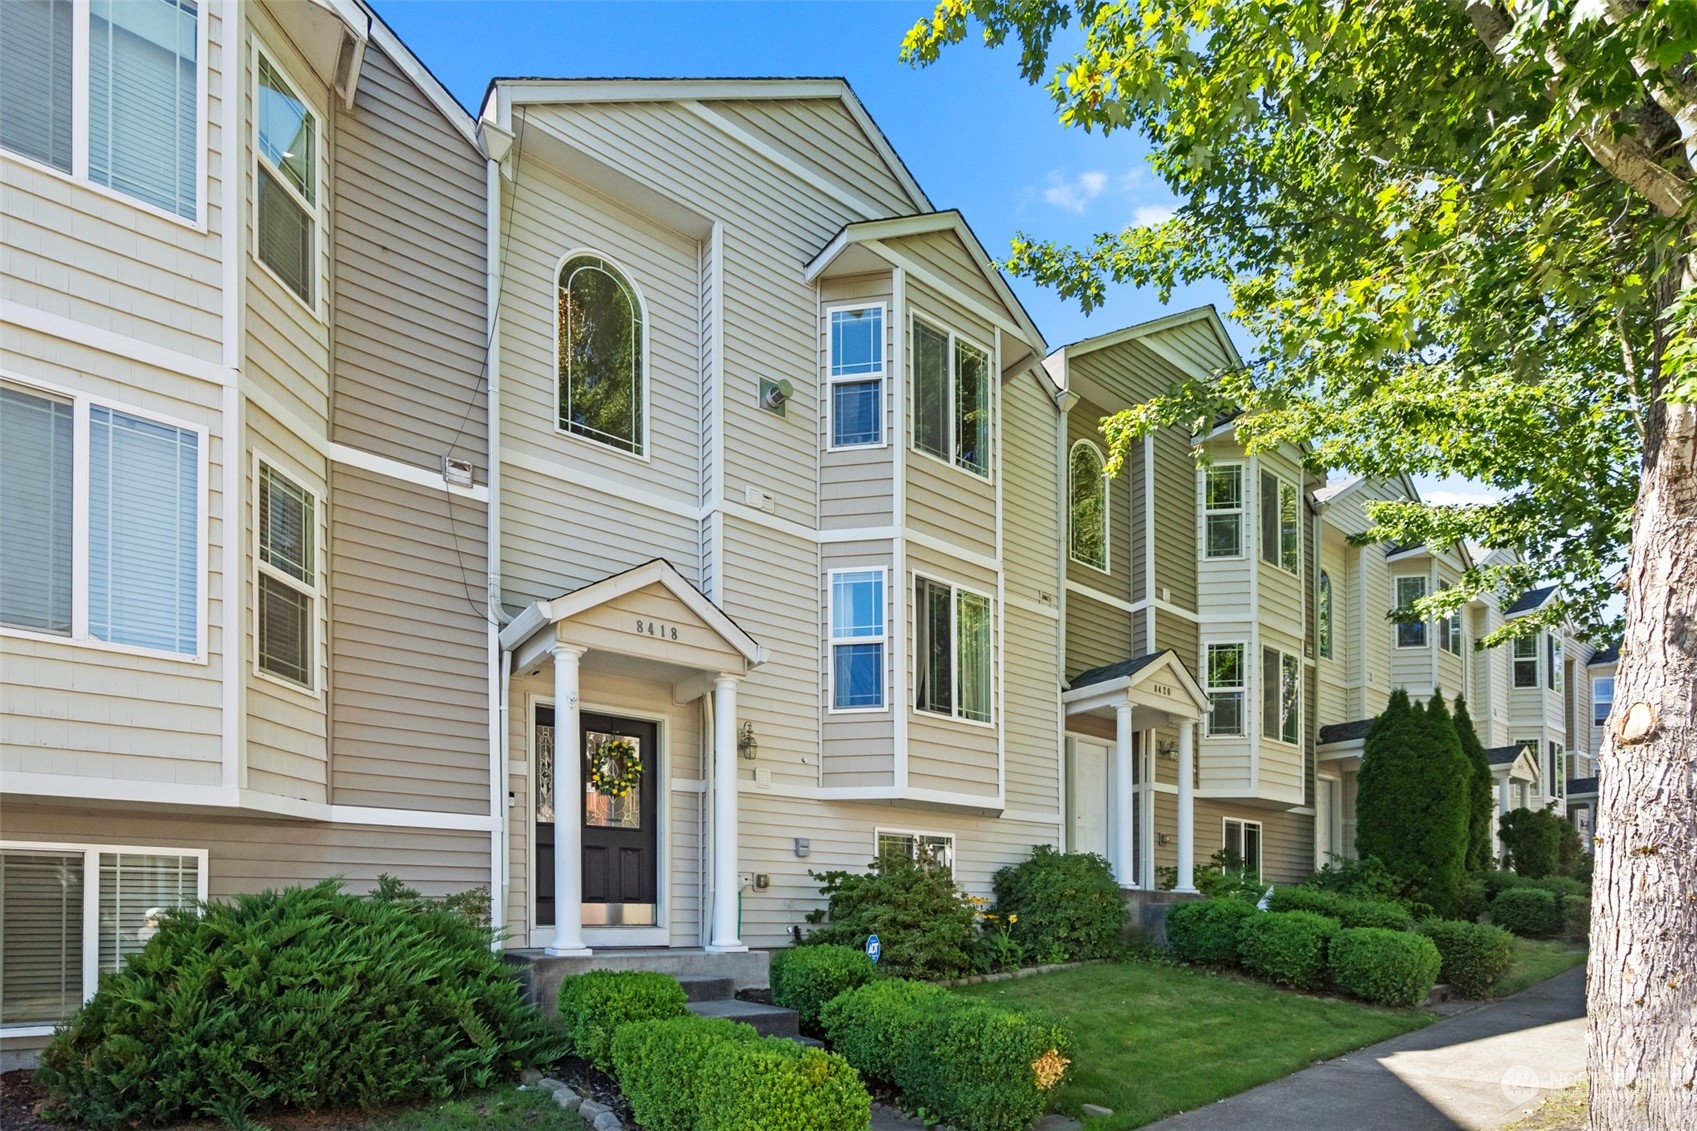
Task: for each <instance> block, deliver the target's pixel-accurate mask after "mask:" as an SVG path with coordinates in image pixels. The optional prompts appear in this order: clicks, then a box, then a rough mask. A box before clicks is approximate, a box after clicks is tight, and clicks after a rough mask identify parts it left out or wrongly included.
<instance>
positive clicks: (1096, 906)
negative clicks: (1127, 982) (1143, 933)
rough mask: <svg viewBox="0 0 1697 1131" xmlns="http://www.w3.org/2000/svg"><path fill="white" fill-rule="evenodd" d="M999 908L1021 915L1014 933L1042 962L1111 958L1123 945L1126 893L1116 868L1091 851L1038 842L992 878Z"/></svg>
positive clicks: (1018, 940)
mask: <svg viewBox="0 0 1697 1131" xmlns="http://www.w3.org/2000/svg"><path fill="white" fill-rule="evenodd" d="M991 882H992V885H993V887H994V889H995V893H996V911H997V913H998V914H1000V915H1002V916H1011V915H1017V916H1018V918H1017V919H1016V920H1013V921H1012V926H1011V927H1010V934H1011V936H1012V938H1013V940H1014V941H1015V942H1016V943H1019V944H1020V945H1021V946H1023V947H1024V948H1025V950H1026V952H1027V953H1028V954H1033V955H1037V956H1039V957H1040V958H1041V959H1042V960H1043V961H1060V962H1069V961H1076V960H1078V959H1082V958H1108V957H1110V956H1112V955H1114V954H1117V953H1118V952H1119V951H1120V950H1121V948H1122V946H1123V939H1122V936H1123V934H1124V932H1125V925H1126V916H1127V911H1126V905H1125V896H1124V895H1123V894H1122V893H1121V891H1120V885H1119V881H1117V880H1115V879H1114V873H1113V869H1112V868H1110V867H1109V866H1108V862H1107V861H1106V860H1104V859H1103V858H1102V857H1100V856H1097V855H1095V854H1094V853H1090V852H1060V851H1057V850H1056V849H1055V848H1053V847H1051V846H1049V845H1046V844H1040V845H1037V846H1035V847H1034V848H1033V849H1032V852H1031V855H1030V856H1028V857H1026V858H1025V859H1024V860H1021V861H1020V862H1019V863H1017V864H1009V865H1007V866H1006V867H1004V868H1002V869H1000V870H999V871H997V872H996V875H995V877H994V879H993V880H992V881H991Z"/></svg>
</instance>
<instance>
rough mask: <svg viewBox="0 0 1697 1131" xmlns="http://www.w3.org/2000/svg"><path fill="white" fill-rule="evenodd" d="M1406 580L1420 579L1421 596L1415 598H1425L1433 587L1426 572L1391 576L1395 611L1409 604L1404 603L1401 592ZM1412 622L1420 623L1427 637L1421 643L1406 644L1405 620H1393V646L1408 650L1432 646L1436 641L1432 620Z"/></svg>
mask: <svg viewBox="0 0 1697 1131" xmlns="http://www.w3.org/2000/svg"><path fill="white" fill-rule="evenodd" d="M1404 581H1418V582H1419V583H1420V596H1419V597H1416V598H1415V600H1417V601H1423V600H1425V599H1426V595H1427V593H1428V592H1429V591H1430V588H1431V583H1430V580H1429V579H1428V578H1427V577H1426V575H1425V574H1422V573H1399V574H1395V575H1393V576H1392V577H1391V600H1393V601H1395V602H1396V607H1395V610H1394V611H1397V612H1400V611H1401V610H1403V609H1405V608H1407V607H1408V606H1407V605H1405V604H1404V603H1403V601H1402V595H1401V592H1400V590H1401V589H1402V583H1403V582H1404ZM1411 623H1414V624H1418V625H1420V626H1421V628H1422V629H1423V630H1424V631H1423V632H1422V635H1423V636H1424V637H1425V639H1424V640H1422V641H1421V642H1420V643H1419V644H1404V643H1403V642H1402V628H1403V624H1404V622H1402V621H1392V622H1391V647H1393V648H1400V649H1402V650H1404V651H1408V650H1411V649H1415V648H1430V647H1431V646H1432V645H1433V643H1434V641H1433V639H1432V637H1433V636H1434V633H1433V631H1432V624H1431V622H1430V621H1414V622H1411Z"/></svg>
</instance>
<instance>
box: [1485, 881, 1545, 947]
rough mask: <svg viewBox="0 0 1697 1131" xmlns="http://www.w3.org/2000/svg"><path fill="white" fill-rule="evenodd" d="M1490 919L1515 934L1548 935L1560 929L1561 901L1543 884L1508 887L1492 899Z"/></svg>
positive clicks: (1537, 936) (1529, 936)
mask: <svg viewBox="0 0 1697 1131" xmlns="http://www.w3.org/2000/svg"><path fill="white" fill-rule="evenodd" d="M1491 922H1493V923H1495V924H1496V925H1497V926H1499V927H1502V928H1503V929H1504V930H1508V931H1513V932H1514V933H1515V934H1517V935H1523V936H1525V937H1527V938H1534V939H1547V938H1550V937H1551V936H1552V935H1556V934H1559V933H1560V932H1561V929H1562V914H1561V904H1560V903H1559V902H1558V901H1557V900H1556V897H1555V895H1554V893H1552V892H1548V891H1545V890H1544V889H1543V888H1533V887H1525V888H1510V889H1509V890H1508V891H1505V892H1503V893H1502V894H1501V895H1499V896H1497V898H1496V899H1494V900H1492V901H1491Z"/></svg>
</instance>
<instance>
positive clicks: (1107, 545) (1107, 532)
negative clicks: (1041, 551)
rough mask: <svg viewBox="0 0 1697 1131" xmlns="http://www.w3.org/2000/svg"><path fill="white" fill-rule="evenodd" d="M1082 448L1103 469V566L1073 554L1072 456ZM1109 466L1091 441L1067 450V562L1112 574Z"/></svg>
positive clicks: (1112, 520) (1111, 510)
mask: <svg viewBox="0 0 1697 1131" xmlns="http://www.w3.org/2000/svg"><path fill="white" fill-rule="evenodd" d="M1080 447H1085V448H1089V449H1090V450H1091V451H1092V452H1094V453H1095V454H1096V463H1097V465H1098V466H1100V467H1102V468H1103V471H1102V473H1101V475H1100V476H1098V478H1099V479H1100V480H1101V489H1102V564H1101V565H1097V564H1096V563H1095V562H1087V561H1085V560H1084V559H1083V558H1081V557H1078V556H1077V555H1076V554H1074V553H1073V527H1072V454H1073V453H1074V452H1076V451H1077V450H1078V449H1079V448H1080ZM1107 464H1108V459H1107V456H1105V455H1104V454H1103V453H1102V449H1101V448H1098V447H1097V446H1096V444H1095V443H1094V442H1093V441H1091V440H1074V441H1073V442H1072V446H1071V447H1069V448H1068V449H1067V560H1069V561H1074V562H1077V563H1078V564H1079V565H1081V566H1084V567H1085V568H1086V569H1093V570H1096V571H1097V572H1098V573H1105V574H1112V573H1113V572H1114V540H1113V529H1114V515H1113V506H1112V504H1113V498H1114V496H1113V480H1112V479H1111V478H1110V477H1109V476H1108V472H1107Z"/></svg>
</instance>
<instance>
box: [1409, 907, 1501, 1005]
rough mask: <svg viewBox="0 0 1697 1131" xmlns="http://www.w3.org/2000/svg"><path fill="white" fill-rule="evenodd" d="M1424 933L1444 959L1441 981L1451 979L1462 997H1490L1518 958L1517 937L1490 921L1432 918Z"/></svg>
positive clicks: (1422, 925)
mask: <svg viewBox="0 0 1697 1131" xmlns="http://www.w3.org/2000/svg"><path fill="white" fill-rule="evenodd" d="M1420 933H1421V934H1423V935H1425V936H1426V937H1427V938H1429V939H1431V940H1432V942H1433V944H1434V945H1436V946H1437V948H1438V955H1439V957H1440V958H1441V959H1442V960H1443V964H1442V966H1441V967H1440V968H1439V971H1438V979H1439V981H1443V982H1448V983H1449V984H1450V985H1451V986H1452V987H1454V989H1455V992H1456V993H1458V994H1460V995H1461V996H1462V997H1469V998H1482V997H1488V996H1490V992H1491V987H1492V986H1493V985H1495V984H1496V982H1497V979H1498V978H1500V977H1502V976H1503V972H1504V971H1505V970H1507V969H1508V968H1509V965H1510V963H1512V962H1513V961H1514V936H1513V935H1511V934H1509V933H1508V932H1507V931H1505V930H1503V929H1502V928H1501V927H1494V926H1492V925H1491V924H1489V923H1465V922H1462V921H1461V920H1459V919H1428V920H1426V921H1425V922H1424V923H1421V924H1420Z"/></svg>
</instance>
